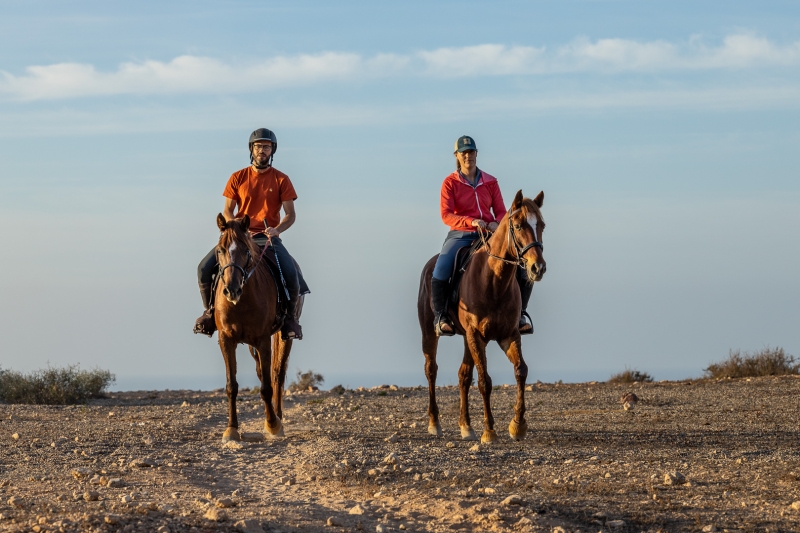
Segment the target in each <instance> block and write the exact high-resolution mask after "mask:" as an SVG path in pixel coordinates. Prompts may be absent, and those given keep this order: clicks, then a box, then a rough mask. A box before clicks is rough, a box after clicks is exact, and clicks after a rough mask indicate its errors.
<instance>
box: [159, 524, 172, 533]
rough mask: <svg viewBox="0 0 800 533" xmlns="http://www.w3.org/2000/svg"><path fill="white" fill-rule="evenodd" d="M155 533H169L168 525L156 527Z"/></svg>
mask: <svg viewBox="0 0 800 533" xmlns="http://www.w3.org/2000/svg"><path fill="white" fill-rule="evenodd" d="M156 533H170V531H169V526H166V525H164V526H159V527H158V529H156Z"/></svg>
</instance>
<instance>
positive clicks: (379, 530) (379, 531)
mask: <svg viewBox="0 0 800 533" xmlns="http://www.w3.org/2000/svg"><path fill="white" fill-rule="evenodd" d="M385 532H386V527H384V525H383V524H378V525H377V526H375V533H385Z"/></svg>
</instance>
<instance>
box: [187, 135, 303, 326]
mask: <svg viewBox="0 0 800 533" xmlns="http://www.w3.org/2000/svg"><path fill="white" fill-rule="evenodd" d="M248 147H249V151H250V163H251V164H250V166H248V167H246V168H243V169H242V170H238V171H236V172H234V173H233V174H231V177H230V179H228V184H227V185H226V187H225V190H224V191H223V193H222V195H223V196H224V197H225V208H224V210H223V211H222V214H223V216H224V217H225V220H226V221H227V220H231V219H233V218H241V217H243V216H245V215H248V216H249V217H250V221H251V222H250V233H251V234H252V236H253V240H254V241H255V242H256V244H258V245H259V246H260V247H262V248H263V247H264V246H269V248H270V249H269V252H272V253H274V254H275V255H276V256H277V259H278V261H277V262H278V264H279V269H280V275H281V277H282V278H283V280H284V282H285V286H286V291H287V292H288V302H287V309H286V318H285V320H284V322H283V327H282V328H281V335H282V336H283V338H284V339H286V340H289V339H294V340H300V339H302V338H303V330H302V328H301V327H300V324H299V322H298V318H299V317H298V314H299V313H298V303H299V301H300V292H301V290H300V285H301V283H300V277H299V276H298V271H297V268H296V266H295V262H294V259H292V256H291V255H289V252H288V251H287V250H286V247H285V246H284V245H283V241H282V240H281V238H280V235H281V234H282V233H284V232H285V231H286V230H288V229H289V228H290V227H291V226H292V224H294V221H295V218H296V217H295V211H294V201H295V200H296V199H297V193H296V192H295V190H294V186H293V185H292V182H291V180H289V176H287V175H286V174H284V173H283V172H281V171H279V170H277V169H275V168H274V167H273V166H272V158H273V156H274V155H275V152H277V151H278V138H277V137H276V136H275V134H274V133H273V132H272V131H270V130H268V129H267V128H259V129H257V130H255V131H254V132H253V133H251V134H250V140H249V143H248ZM281 208H283V212H284V216H283V218H281V214H280V212H281ZM234 211H235V212H234ZM215 252H216V247H214V249H212V250H211V251H210V252H209V253H208V255H206V256H205V257H204V258H203V260H202V261H201V262H200V265H198V267H197V278H198V283H199V285H200V295H201V297H202V299H203V307H205V311H204V312H203V314H202V315H201V316H200V318H198V319H197V321H196V323H195V326H194V332H195V333H202V334H204V335H208V336H209V337H210V336H211V335H212V334H213V333H214V331H216V329H217V327H216V323H215V320H214V295H213V293H212V288H213V281H214V276H215V274H216V272H217V270H218V265H217V257H216V253H215ZM304 292H306V291H304Z"/></svg>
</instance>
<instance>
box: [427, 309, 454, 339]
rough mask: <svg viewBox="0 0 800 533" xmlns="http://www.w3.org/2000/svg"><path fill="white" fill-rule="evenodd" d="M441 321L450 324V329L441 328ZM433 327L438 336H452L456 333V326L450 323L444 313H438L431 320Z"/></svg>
mask: <svg viewBox="0 0 800 533" xmlns="http://www.w3.org/2000/svg"><path fill="white" fill-rule="evenodd" d="M442 323H445V324H447V325H448V326H450V329H451V331H444V330H443V329H442ZM433 328H434V329H435V330H436V334H437V335H438V336H439V337H452V336H453V335H455V334H456V328H455V327H454V326H453V324H451V323H450V322H449V321H448V320H447V318H445V315H444V313H442V314H440V315H438V316H437V317H436V318H435V319H434V321H433Z"/></svg>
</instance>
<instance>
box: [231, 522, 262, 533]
mask: <svg viewBox="0 0 800 533" xmlns="http://www.w3.org/2000/svg"><path fill="white" fill-rule="evenodd" d="M233 527H235V528H236V530H237V531H239V532H240V533H264V528H263V527H261V524H259V523H258V522H257V521H256V520H253V519H252V518H246V519H244V520H239V521H238V522H236V523H235V524H233Z"/></svg>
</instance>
